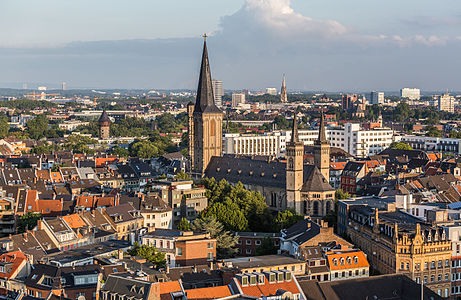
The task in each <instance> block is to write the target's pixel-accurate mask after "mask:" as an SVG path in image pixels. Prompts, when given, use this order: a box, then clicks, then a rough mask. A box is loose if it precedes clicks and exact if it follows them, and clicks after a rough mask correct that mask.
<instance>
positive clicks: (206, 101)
mask: <svg viewBox="0 0 461 300" xmlns="http://www.w3.org/2000/svg"><path fill="white" fill-rule="evenodd" d="M206 38H207V35H206V34H204V35H203V39H204V41H203V54H202V65H201V67H200V77H199V81H198V88H197V100H196V102H195V112H202V113H203V112H221V111H220V110H219V108H218V107H217V106H216V105H215V102H214V95H213V84H212V81H211V71H210V62H209V60H208V50H207V46H206Z"/></svg>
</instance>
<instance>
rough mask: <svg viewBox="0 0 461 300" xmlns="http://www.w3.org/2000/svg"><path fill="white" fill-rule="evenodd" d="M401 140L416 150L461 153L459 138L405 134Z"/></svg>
mask: <svg viewBox="0 0 461 300" xmlns="http://www.w3.org/2000/svg"><path fill="white" fill-rule="evenodd" d="M400 140H401V141H402V142H405V143H407V144H408V145H410V146H411V148H413V149H415V150H423V151H426V152H443V153H445V152H448V153H453V154H461V148H460V147H459V139H456V138H444V137H430V136H417V135H404V136H401V137H400Z"/></svg>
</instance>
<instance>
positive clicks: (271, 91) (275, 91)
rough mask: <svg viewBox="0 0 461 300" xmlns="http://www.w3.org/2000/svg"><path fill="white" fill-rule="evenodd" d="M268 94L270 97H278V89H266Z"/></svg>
mask: <svg viewBox="0 0 461 300" xmlns="http://www.w3.org/2000/svg"><path fill="white" fill-rule="evenodd" d="M266 94H268V95H273V96H275V95H277V89H276V88H266Z"/></svg>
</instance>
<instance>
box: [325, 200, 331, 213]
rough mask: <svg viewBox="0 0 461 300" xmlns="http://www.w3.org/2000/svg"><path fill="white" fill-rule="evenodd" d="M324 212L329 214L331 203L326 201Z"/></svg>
mask: <svg viewBox="0 0 461 300" xmlns="http://www.w3.org/2000/svg"><path fill="white" fill-rule="evenodd" d="M326 206H327V207H326V212H327V213H329V212H330V210H331V202H330V201H327V205H326Z"/></svg>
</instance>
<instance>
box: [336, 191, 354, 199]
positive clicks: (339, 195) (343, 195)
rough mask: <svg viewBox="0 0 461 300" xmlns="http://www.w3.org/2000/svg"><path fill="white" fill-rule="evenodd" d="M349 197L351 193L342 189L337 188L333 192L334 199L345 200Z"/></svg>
mask: <svg viewBox="0 0 461 300" xmlns="http://www.w3.org/2000/svg"><path fill="white" fill-rule="evenodd" d="M349 198H351V195H350V194H349V193H348V192H345V191H343V190H342V189H337V190H336V192H335V200H346V199H349Z"/></svg>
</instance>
